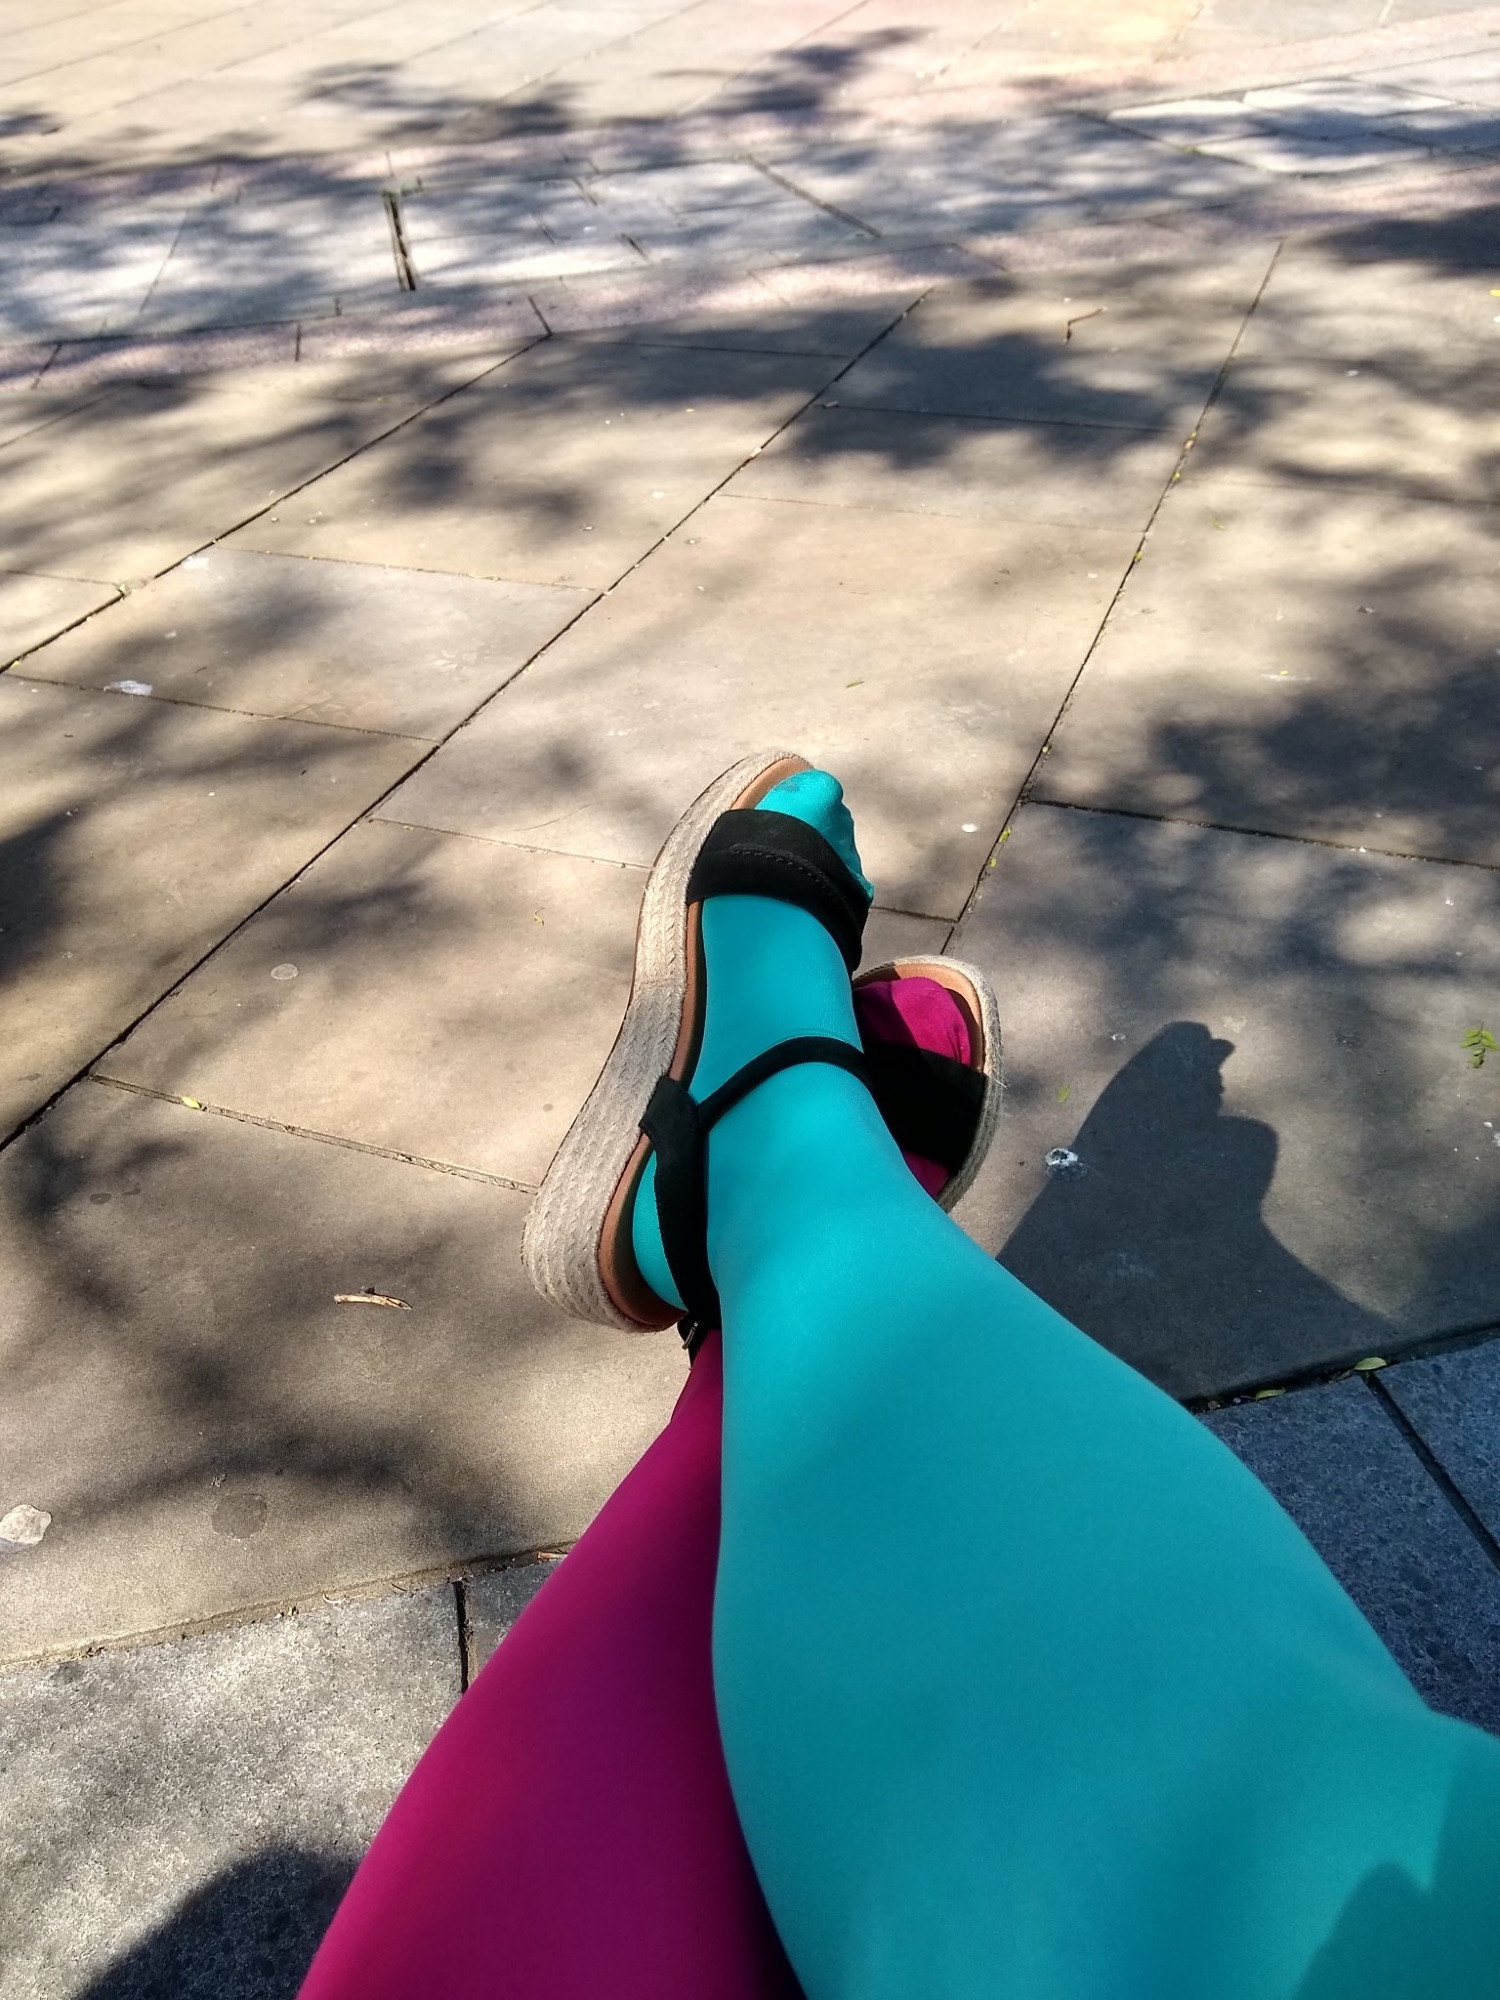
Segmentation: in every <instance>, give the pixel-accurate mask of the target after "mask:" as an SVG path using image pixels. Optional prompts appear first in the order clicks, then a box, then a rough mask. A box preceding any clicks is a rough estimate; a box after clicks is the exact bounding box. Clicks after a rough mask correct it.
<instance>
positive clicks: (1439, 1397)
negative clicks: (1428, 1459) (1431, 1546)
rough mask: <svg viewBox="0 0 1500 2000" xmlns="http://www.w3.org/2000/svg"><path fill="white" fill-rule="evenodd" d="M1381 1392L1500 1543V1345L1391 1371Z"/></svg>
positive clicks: (1412, 1362)
mask: <svg viewBox="0 0 1500 2000" xmlns="http://www.w3.org/2000/svg"><path fill="white" fill-rule="evenodd" d="M1381 1387H1382V1388H1383V1389H1385V1390H1386V1391H1387V1393H1388V1394H1389V1395H1390V1397H1391V1399H1392V1400H1393V1401H1394V1402H1395V1403H1396V1404H1398V1405H1399V1407H1400V1409H1401V1412H1402V1414H1403V1415H1404V1416H1405V1417H1406V1419H1407V1421H1408V1422H1409V1423H1410V1424H1411V1426H1412V1428H1413V1429H1414V1430H1415V1431H1416V1432H1417V1434H1418V1436H1419V1437H1420V1438H1421V1440H1422V1442H1423V1443H1424V1444H1425V1445H1426V1446H1427V1448H1428V1450H1429V1451H1430V1452H1431V1453H1432V1455H1433V1457H1434V1458H1435V1459H1436V1460H1437V1461H1438V1463H1439V1464H1440V1465H1441V1466H1442V1468H1443V1470H1444V1471H1445V1472H1446V1473H1447V1475H1448V1477H1449V1478H1450V1479H1451V1480H1452V1481H1453V1483H1454V1485H1455V1486H1456V1487H1457V1488H1458V1490H1459V1492H1460V1493H1462V1495H1463V1496H1464V1498H1465V1500H1467V1501H1468V1503H1469V1505H1470V1506H1471V1507H1472V1508H1473V1509H1474V1512H1475V1513H1476V1514H1477V1515H1478V1516H1479V1518H1480V1520H1481V1521H1483V1523H1484V1525H1485V1527H1486V1528H1488V1529H1489V1531H1490V1533H1491V1534H1492V1535H1493V1536H1495V1538H1496V1539H1497V1541H1500V1342H1497V1341H1493V1340H1492V1341H1489V1342H1487V1343H1486V1344H1485V1345H1484V1346H1483V1347H1470V1348H1465V1349H1463V1350H1462V1351H1460V1352H1458V1353H1455V1354H1435V1355H1432V1356H1430V1357H1429V1358H1428V1359H1427V1360H1425V1361H1411V1362H1408V1363H1406V1365H1405V1366H1404V1367H1401V1368H1391V1369H1388V1370H1387V1371H1386V1373H1385V1375H1384V1377H1383V1378H1382V1382H1381Z"/></svg>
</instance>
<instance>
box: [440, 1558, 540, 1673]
mask: <svg viewBox="0 0 1500 2000" xmlns="http://www.w3.org/2000/svg"><path fill="white" fill-rule="evenodd" d="M556 1567H557V1563H556V1561H549V1560H543V1561H541V1562H525V1563H513V1564H512V1565H511V1567H510V1568H509V1569H496V1570H491V1571H490V1572H489V1574H488V1575H486V1576H471V1577H470V1578H469V1579H468V1580H467V1582H466V1583H464V1584H463V1586H462V1589H463V1592H464V1608H465V1611H466V1614H467V1624H468V1632H469V1671H470V1673H471V1674H477V1673H478V1671H479V1669H480V1668H481V1667H482V1666H483V1665H484V1663H485V1661H486V1660H487V1659H488V1658H489V1656H490V1654H491V1653H493V1652H494V1650H495V1648H496V1647H497V1646H498V1645H499V1643H500V1641H501V1640H502V1639H503V1638H504V1637H505V1635H506V1633H507V1632H508V1631H509V1630H510V1628H511V1626H512V1625H514V1624H515V1622H516V1620H517V1619H518V1618H519V1617H520V1615H521V1613H522V1612H523V1611H524V1610H525V1609H526V1607H527V1605H528V1604H529V1603H530V1602H531V1600H532V1598H533V1597H535V1596H536V1594H537V1592H538V1591H539V1590H540V1589H541V1587H542V1585H543V1584H544V1583H545V1582H546V1581H547V1578H548V1577H549V1576H550V1575H551V1574H552V1572H553V1570H554V1569H556Z"/></svg>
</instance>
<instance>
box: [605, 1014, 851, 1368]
mask: <svg viewBox="0 0 1500 2000" xmlns="http://www.w3.org/2000/svg"><path fill="white" fill-rule="evenodd" d="M802 1063H824V1064H827V1065H828V1066H829V1067H830V1068H833V1069H842V1070H847V1071H848V1073H849V1074H850V1075H851V1076H854V1077H857V1078H858V1079H859V1081H860V1082H861V1083H863V1084H864V1085H865V1086H866V1087H867V1088H868V1086H869V1081H870V1075H869V1067H868V1065H867V1063H866V1062H865V1058H864V1056H863V1054H862V1053H861V1052H860V1050H858V1049H856V1048H852V1047H851V1046H850V1045H849V1043H848V1042H840V1041H835V1040H834V1039H833V1038H832V1037H831V1036H828V1035H797V1036H794V1037H793V1038H792V1040H790V1041H786V1042H779V1043H778V1044H777V1045H776V1047H775V1048H771V1049H766V1050H764V1051H763V1052H762V1053H761V1054H760V1055H758V1056H754V1057H752V1058H751V1060H750V1061H749V1062H747V1063H746V1064H745V1066H744V1068H743V1069H738V1070H736V1071H735V1073H734V1075H733V1076H731V1077H730V1078H729V1079H728V1080H727V1081H726V1082H724V1083H721V1084H720V1085H719V1087H718V1089H717V1090H714V1091H710V1093H709V1095H708V1096H707V1097H705V1098H704V1099H703V1101H702V1103H701V1104H700V1103H699V1102H698V1101H697V1099H696V1098H694V1097H693V1096H692V1095H691V1093H690V1092H689V1091H688V1089H687V1086H686V1085H685V1084H682V1083H679V1082H678V1081H677V1079H676V1078H675V1077H671V1076H664V1077H662V1078H661V1079H660V1080H659V1081H658V1083H657V1086H656V1088H655V1090H653V1091H652V1093H651V1101H650V1102H649V1104H647V1106H646V1109H645V1111H644V1112H643V1114H642V1116H641V1130H642V1131H643V1132H644V1133H645V1135H646V1137H647V1138H648V1139H649V1140H650V1141H651V1144H652V1146H653V1147H654V1148H655V1151H656V1218H657V1222H658V1224H659V1226H660V1228H661V1242H662V1249H663V1250H664V1251H665V1252H666V1258H667V1269H668V1270H669V1271H670V1272H671V1273H672V1282H673V1284H674V1285H675V1286H676V1287H677V1296H678V1297H679V1298H680V1299H681V1300H682V1303H683V1305H684V1306H685V1307H686V1309H687V1311H686V1316H685V1318H684V1320H683V1322H682V1334H683V1339H684V1340H685V1341H687V1343H688V1347H689V1351H691V1349H692V1347H693V1346H694V1344H695V1341H696V1339H697V1338H698V1337H699V1336H701V1334H702V1332H703V1331H704V1330H705V1329H707V1328H708V1327H713V1326H719V1325H720V1324H721V1323H722V1320H721V1314H720V1308H719V1293H718V1287H717V1286H716V1285H715V1284H714V1279H713V1273H712V1271H711V1270H710V1269H709V1264H708V1135H709V1133H710V1132H711V1131H712V1130H713V1128H714V1126H715V1125H717V1124H718V1122H719V1120H720V1119H721V1118H722V1117H723V1116H724V1114H725V1112H726V1111H732V1110H733V1109H734V1107H735V1105H736V1104H738V1103H739V1102H740V1100H741V1099H742V1098H744V1097H748V1096H749V1094H750V1092H751V1091H752V1090H754V1089H755V1088H756V1087H757V1086H758V1085H760V1084H762V1083H765V1082H767V1081H768V1080H769V1079H770V1078H771V1077H773V1076H779V1075H780V1074H781V1072H782V1071H783V1070H787V1069H795V1068H797V1067H798V1066H799V1065H800V1064H802Z"/></svg>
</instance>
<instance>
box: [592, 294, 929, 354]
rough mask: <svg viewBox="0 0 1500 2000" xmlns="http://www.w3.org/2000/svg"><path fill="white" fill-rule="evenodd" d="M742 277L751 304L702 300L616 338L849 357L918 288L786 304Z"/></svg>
mask: <svg viewBox="0 0 1500 2000" xmlns="http://www.w3.org/2000/svg"><path fill="white" fill-rule="evenodd" d="M774 275H775V274H773V276H774ZM745 282H746V285H747V287H749V288H750V290H751V292H752V295H754V294H755V293H758V294H759V298H758V302H757V303H756V304H755V305H753V306H746V305H744V304H742V303H736V304H735V305H734V306H727V307H718V306H714V305H712V304H709V305H704V306H701V307H699V308H698V309H697V310H689V311H687V312H680V313H678V314H677V315H675V316H674V317H673V318H670V319H663V320H658V319H648V320H647V321H646V322H645V323H644V324H642V325H640V326H638V327H635V328H634V329H631V330H630V331H622V332H621V333H620V334H619V338H620V339H622V340H633V341H636V342H638V343H639V344H640V345H642V346H645V347H730V348H748V349H750V350H751V351H752V352H761V353H767V352H769V353H778V354H827V355H832V356H834V357H836V358H838V359H840V360H844V361H852V360H853V359H854V357H855V356H856V355H857V354H859V353H861V352H862V351H863V350H864V349H865V348H866V347H868V346H869V344H870V342H871V341H872V340H875V339H877V338H878V337H879V336H880V335H881V334H882V333H884V332H885V331H886V330H887V328H889V327H891V326H893V325H894V324H895V322H896V321H897V320H898V319H899V318H900V317H901V315H902V313H903V312H905V311H906V309H907V308H908V307H909V306H911V305H912V304H914V303H915V301H916V298H917V296H918V292H919V287H916V286H912V287H909V288H904V289H903V290H901V291H899V292H892V293H889V294H887V295H885V296H883V297H880V296H877V297H874V298H869V299H844V300H835V299H829V300H826V301H825V302H823V303H821V304H811V303H810V304H808V305H805V306H795V305H788V304H787V303H786V302H785V301H784V300H783V299H782V298H781V297H780V296H779V295H778V294H777V293H776V292H775V291H773V290H771V289H770V288H769V287H767V286H765V285H764V284H763V283H762V282H761V281H760V280H759V279H758V278H747V279H746V281H745Z"/></svg>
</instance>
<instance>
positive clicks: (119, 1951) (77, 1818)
mask: <svg viewBox="0 0 1500 2000" xmlns="http://www.w3.org/2000/svg"><path fill="white" fill-rule="evenodd" d="M454 1633H455V1620H454V1608H453V1593H452V1590H451V1588H444V1587H439V1588H437V1589H433V1590H427V1591H422V1592H420V1593H416V1594H413V1595H411V1596H403V1595H399V1594H392V1595H389V1596H386V1597H382V1598H379V1599H377V1600H375V1601H374V1602H372V1603H364V1604H348V1603H345V1604H330V1605H327V1606H325V1607H323V1608H322V1609H320V1610H315V1611H307V1612H304V1613H302V1614H301V1615H299V1616H297V1617H295V1618H282V1619H273V1620H270V1621H268V1622H267V1623H264V1624H257V1625H242V1626H239V1627H237V1628H235V1629H234V1630H232V1631H226V1632H212V1633H207V1634H205V1635H203V1636H202V1637H200V1638H196V1639H188V1640H186V1641H184V1642H183V1643H182V1644H180V1645H177V1646H171V1647H168V1646H146V1647H141V1648H138V1649H135V1650H132V1651H128V1652H114V1653H103V1654H97V1655H95V1656H94V1657H92V1658H89V1659H83V1660H68V1661H65V1662H62V1663H61V1664H59V1665H56V1666H49V1667H23V1668H20V1669H17V1670H13V1671H12V1672H10V1673H6V1674H4V1675H0V1746H3V1747H0V1773H3V1775H0V1797H3V1800H4V1809H3V1811H0V1925H3V1927H4V1931H5V1936H6V1970H5V1982H4V1990H5V1992H6V1993H7V1995H13V1996H15V2000H21V1996H23V1995H28V1996H34V2000H42V1996H44V1995H45V1996H52V1995H62V1994H79V1995H82V1994H84V1993H85V1992H87V1993H89V1994H93V1995H100V1996H103V1995H109V1996H111V1997H112V2000H146V1996H148V1995H154V1994H167V1993H171V1994H174V1995H177V1996H180V2000H211V1996H216V2000H291V1996H292V1995H293V1994H294V1993H295V1992H296V1989H297V1986H298V1984H299V1983H300V1980H301V1978H302V1975H303V1973H304V1972H305V1971H306V1969H307V1965H308V1962H309V1960H310V1959H311V1957H312V1955H313V1952H314V1951H315V1949H316V1948H317V1944H318V1941H319V1939H320V1937H321V1936H322V1933H323V1930H324V1929H325V1928H326V1926H327V1924H328V1921H329V1919H330V1918H331V1917H332V1915H333V1912H334V1909H335V1907H336V1905H337V1903H338V1899H339V1896H340V1894H341V1893H342V1891H343V1888H344V1885H345V1884H346V1883H347V1881H348V1879H349V1877H350V1876H351V1875H352V1873H353V1871H354V1866H355V1863H356V1862H357V1861H358V1859H359V1857H360V1855H361V1853H362V1852H363V1850H364V1848H365V1847H366V1846H367V1845H368V1843H369V1841H370V1840H371V1838H372V1837H373V1836H374V1833H375V1831H376V1828H377V1827H378V1826H379V1824H380V1821H381V1818H382V1817H383V1815H384V1814H385V1812H386V1811H387V1809H388V1808H389V1806H390V1803H391V1801H392V1799H393V1798H394V1797H395V1795H396V1792H397V1790H398V1789H399V1787H400V1785H401V1783H402V1782H403V1780H404V1779H405V1777H406V1775H407V1773H408V1772H409V1771H410V1770H411V1768H412V1766H413V1765H414V1764H415V1762H416V1760H417V1758H418V1756H419V1755H420V1754H421V1752H422V1751H423V1750H424V1749H425V1748H426V1745H427V1743H428V1741H429V1740H430V1739H431V1737H432V1736H433V1735H434V1734H435V1732H436V1730H437V1727H438V1725H439V1723H440V1722H441V1721H442V1720H443V1717H444V1716H445V1715H446V1713H447V1712H448V1710H449V1708H451V1707H452V1705H453V1703H454V1701H455V1700H456V1699H457V1697H458V1686H459V1681H458V1657H457V1648H456V1646H455V1644H454Z"/></svg>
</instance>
